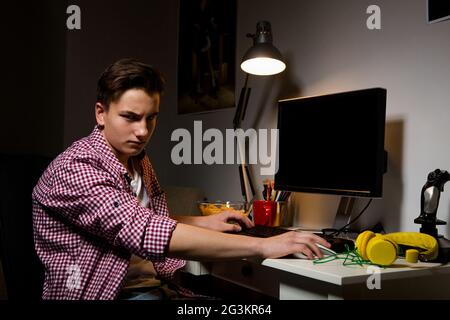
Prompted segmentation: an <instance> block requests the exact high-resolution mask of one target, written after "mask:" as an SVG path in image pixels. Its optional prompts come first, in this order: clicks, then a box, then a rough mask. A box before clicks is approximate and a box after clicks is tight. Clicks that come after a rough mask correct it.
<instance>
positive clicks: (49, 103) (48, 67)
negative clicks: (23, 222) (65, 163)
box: [0, 0, 67, 156]
mask: <svg viewBox="0 0 450 320" xmlns="http://www.w3.org/2000/svg"><path fill="white" fill-rule="evenodd" d="M2 6H4V7H3V8H2V12H3V13H4V15H3V17H2V19H4V21H6V26H7V28H6V30H5V31H6V32H5V39H6V41H5V42H4V43H5V44H4V46H2V47H3V48H2V53H3V54H5V56H4V57H6V58H4V60H3V67H6V79H5V80H6V81H5V83H6V85H7V87H6V90H4V91H3V92H4V97H6V101H3V104H2V117H1V120H0V121H1V125H0V135H1V137H2V139H0V151H1V152H2V153H12V154H41V155H47V156H54V155H55V154H57V153H59V152H60V151H61V150H62V147H63V125H64V123H63V120H64V119H63V116H64V77H65V56H66V50H65V33H66V27H65V23H66V20H65V19H66V7H67V6H66V1H60V0H53V1H52V0H41V1H27V2H25V3H24V2H10V3H7V4H5V5H2Z"/></svg>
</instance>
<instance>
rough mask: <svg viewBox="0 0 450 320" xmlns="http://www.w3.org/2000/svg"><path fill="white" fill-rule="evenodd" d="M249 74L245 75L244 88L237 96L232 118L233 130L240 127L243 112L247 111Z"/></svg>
mask: <svg viewBox="0 0 450 320" xmlns="http://www.w3.org/2000/svg"><path fill="white" fill-rule="evenodd" d="M248 78H249V74H248V73H246V76H245V81H244V86H243V87H242V89H241V93H240V95H239V102H238V105H237V107H236V113H235V114H234V118H233V127H234V130H236V129H237V128H240V127H241V122H242V120H243V119H244V116H245V111H246V109H247V104H248V99H249V96H250V88H248V87H247V84H248Z"/></svg>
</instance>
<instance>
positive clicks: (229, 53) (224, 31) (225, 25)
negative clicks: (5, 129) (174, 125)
mask: <svg viewBox="0 0 450 320" xmlns="http://www.w3.org/2000/svg"><path fill="white" fill-rule="evenodd" d="M178 45H179V47H178V114H186V113H199V112H211V111H215V110H219V109H224V108H232V107H234V106H235V94H234V90H235V80H234V78H235V52H236V0H183V1H180V12H179V32H178Z"/></svg>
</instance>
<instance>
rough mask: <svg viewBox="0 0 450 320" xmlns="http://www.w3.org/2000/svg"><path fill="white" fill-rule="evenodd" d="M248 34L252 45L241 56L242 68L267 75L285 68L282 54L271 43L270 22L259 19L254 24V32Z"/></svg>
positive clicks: (248, 71) (256, 73) (249, 71)
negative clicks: (253, 33)
mask: <svg viewBox="0 0 450 320" xmlns="http://www.w3.org/2000/svg"><path fill="white" fill-rule="evenodd" d="M250 36H251V37H253V46H252V47H251V48H250V49H249V50H248V51H247V52H246V53H245V55H244V57H243V58H242V63H241V69H242V70H244V71H245V72H247V73H250V74H255V75H261V76H268V75H273V74H277V73H280V72H282V71H283V70H284V69H286V64H285V63H284V62H283V56H282V55H281V53H280V51H279V50H278V49H277V48H276V47H275V46H274V45H273V44H272V31H271V26H270V22H268V21H259V22H258V23H257V25H256V34H255V35H250Z"/></svg>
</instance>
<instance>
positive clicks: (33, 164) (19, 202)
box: [0, 154, 51, 300]
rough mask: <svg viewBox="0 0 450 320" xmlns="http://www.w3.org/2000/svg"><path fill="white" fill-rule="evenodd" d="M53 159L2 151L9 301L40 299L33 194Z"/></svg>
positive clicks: (1, 212) (0, 235)
mask: <svg viewBox="0 0 450 320" xmlns="http://www.w3.org/2000/svg"><path fill="white" fill-rule="evenodd" d="M50 161H51V159H50V158H47V157H43V156H36V155H5V154H0V182H1V183H0V195H1V196H0V259H1V263H2V266H3V273H4V277H5V285H6V291H7V295H8V299H9V300H18V299H27V300H39V299H40V298H41V294H42V284H43V279H44V270H43V267H42V265H41V262H40V260H39V258H38V256H37V254H36V251H35V249H34V241H33V222H32V200H31V193H32V190H33V187H34V186H35V185H36V183H37V181H38V179H39V177H40V176H41V174H42V173H43V172H44V170H45V168H46V167H47V165H48V164H49V163H50Z"/></svg>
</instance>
